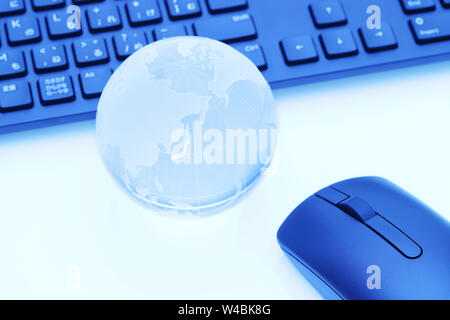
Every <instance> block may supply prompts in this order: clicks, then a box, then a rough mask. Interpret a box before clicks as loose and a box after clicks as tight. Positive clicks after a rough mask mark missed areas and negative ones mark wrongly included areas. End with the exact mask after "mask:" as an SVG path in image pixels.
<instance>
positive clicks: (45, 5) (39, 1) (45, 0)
mask: <svg viewBox="0 0 450 320" xmlns="http://www.w3.org/2000/svg"><path fill="white" fill-rule="evenodd" d="M31 4H32V5H33V9H34V10H36V11H39V10H47V9H54V8H61V7H64V6H65V5H66V0H32V1H31Z"/></svg>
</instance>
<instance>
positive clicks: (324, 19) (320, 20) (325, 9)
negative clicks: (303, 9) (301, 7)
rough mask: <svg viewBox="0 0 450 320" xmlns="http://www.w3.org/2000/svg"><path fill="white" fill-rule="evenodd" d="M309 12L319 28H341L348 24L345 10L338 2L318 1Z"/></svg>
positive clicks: (331, 0) (310, 7)
mask: <svg viewBox="0 0 450 320" xmlns="http://www.w3.org/2000/svg"><path fill="white" fill-rule="evenodd" d="M309 11H310V12H311V16H312V18H313V20H314V24H315V25H316V27H317V28H327V27H334V26H340V25H343V24H346V23H347V17H346V15H345V11H344V8H342V5H341V3H340V2H339V1H337V0H316V1H313V3H311V4H310V6H309Z"/></svg>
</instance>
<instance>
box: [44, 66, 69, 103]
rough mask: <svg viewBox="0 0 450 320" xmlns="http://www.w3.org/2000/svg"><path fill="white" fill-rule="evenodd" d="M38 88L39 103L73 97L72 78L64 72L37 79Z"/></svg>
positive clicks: (63, 100) (54, 101) (62, 100)
mask: <svg viewBox="0 0 450 320" xmlns="http://www.w3.org/2000/svg"><path fill="white" fill-rule="evenodd" d="M38 89H39V95H40V98H41V103H42V104H43V105H46V106H47V105H52V104H58V103H63V102H68V101H73V100H74V99H75V92H74V90H73V83H72V78H71V77H70V76H69V75H67V74H65V73H61V74H53V75H49V76H47V77H44V78H41V79H39V81H38Z"/></svg>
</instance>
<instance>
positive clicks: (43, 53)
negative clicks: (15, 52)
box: [31, 43, 69, 73]
mask: <svg viewBox="0 0 450 320" xmlns="http://www.w3.org/2000/svg"><path fill="white" fill-rule="evenodd" d="M31 54H32V57H33V63H34V70H35V71H36V73H45V72H51V71H57V70H64V69H67V68H68V67H69V64H68V62H67V56H66V48H65V47H64V46H63V45H60V44H56V43H55V44H52V45H46V46H37V47H34V48H33V50H32V51H31Z"/></svg>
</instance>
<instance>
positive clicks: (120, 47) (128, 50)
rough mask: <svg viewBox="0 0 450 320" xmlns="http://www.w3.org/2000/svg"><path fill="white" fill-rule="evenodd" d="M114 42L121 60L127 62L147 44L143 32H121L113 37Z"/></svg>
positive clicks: (118, 57)
mask: <svg viewBox="0 0 450 320" xmlns="http://www.w3.org/2000/svg"><path fill="white" fill-rule="evenodd" d="M113 42H114V48H115V50H116V56H117V59H119V60H125V59H126V58H128V57H129V56H130V55H131V54H133V53H134V52H135V51H137V50H139V49H141V48H142V47H144V46H145V45H146V44H147V40H146V39H145V35H144V33H143V32H121V33H120V34H116V35H115V36H114V37H113Z"/></svg>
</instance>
